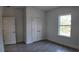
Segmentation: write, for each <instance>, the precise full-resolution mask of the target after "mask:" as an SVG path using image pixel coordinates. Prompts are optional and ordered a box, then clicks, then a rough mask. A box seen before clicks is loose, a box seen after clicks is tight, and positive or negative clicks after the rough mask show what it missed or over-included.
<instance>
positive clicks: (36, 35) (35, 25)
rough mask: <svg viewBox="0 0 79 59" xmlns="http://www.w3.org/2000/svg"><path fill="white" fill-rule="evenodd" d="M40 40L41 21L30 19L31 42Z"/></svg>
mask: <svg viewBox="0 0 79 59" xmlns="http://www.w3.org/2000/svg"><path fill="white" fill-rule="evenodd" d="M41 39H42V21H41V19H40V18H38V17H37V18H32V42H35V41H39V40H41Z"/></svg>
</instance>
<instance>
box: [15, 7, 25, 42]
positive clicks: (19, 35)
mask: <svg viewBox="0 0 79 59" xmlns="http://www.w3.org/2000/svg"><path fill="white" fill-rule="evenodd" d="M23 16H24V15H23V9H21V8H17V9H16V14H15V17H16V39H17V40H16V42H24V39H23Z"/></svg>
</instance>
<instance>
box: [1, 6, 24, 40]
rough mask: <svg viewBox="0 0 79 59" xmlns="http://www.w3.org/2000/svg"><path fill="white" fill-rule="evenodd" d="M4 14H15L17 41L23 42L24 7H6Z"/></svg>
mask: <svg viewBox="0 0 79 59" xmlns="http://www.w3.org/2000/svg"><path fill="white" fill-rule="evenodd" d="M3 16H14V17H15V27H16V39H17V40H16V41H17V42H23V41H24V39H23V9H22V8H15V7H4V9H3Z"/></svg>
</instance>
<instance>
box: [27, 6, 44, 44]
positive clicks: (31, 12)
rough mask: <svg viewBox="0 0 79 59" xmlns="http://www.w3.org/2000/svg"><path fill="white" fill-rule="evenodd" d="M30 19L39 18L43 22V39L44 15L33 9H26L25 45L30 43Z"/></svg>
mask: <svg viewBox="0 0 79 59" xmlns="http://www.w3.org/2000/svg"><path fill="white" fill-rule="evenodd" d="M32 17H40V18H42V19H43V20H42V22H43V39H44V31H45V29H44V28H45V23H44V21H45V13H44V12H43V11H41V10H39V9H36V8H34V7H26V33H27V34H26V44H28V43H32V41H33V40H32V37H31V34H32V30H31V20H32Z"/></svg>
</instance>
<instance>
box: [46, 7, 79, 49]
mask: <svg viewBox="0 0 79 59" xmlns="http://www.w3.org/2000/svg"><path fill="white" fill-rule="evenodd" d="M69 13H70V14H71V18H72V26H71V28H72V30H71V37H70V38H68V37H63V36H58V16H59V15H63V14H69ZM78 25H79V7H61V8H58V9H56V10H52V11H49V12H48V13H47V39H48V40H51V41H54V42H57V43H61V44H64V45H68V46H70V47H74V48H78V49H79V26H78Z"/></svg>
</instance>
